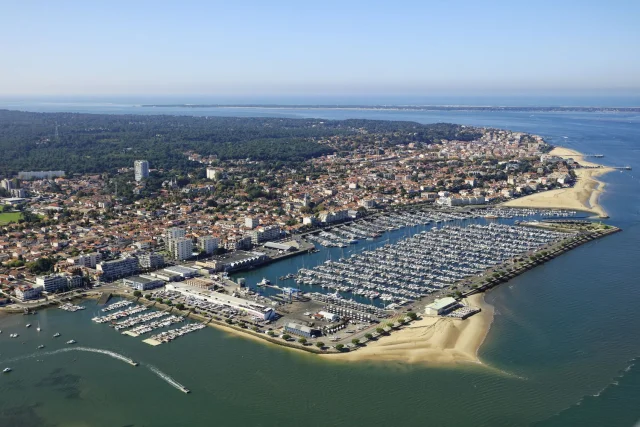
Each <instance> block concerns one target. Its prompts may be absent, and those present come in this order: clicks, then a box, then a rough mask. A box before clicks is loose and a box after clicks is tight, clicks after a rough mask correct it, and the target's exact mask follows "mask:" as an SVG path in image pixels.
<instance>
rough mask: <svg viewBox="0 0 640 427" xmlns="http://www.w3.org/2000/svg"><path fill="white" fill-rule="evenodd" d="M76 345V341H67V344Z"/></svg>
mask: <svg viewBox="0 0 640 427" xmlns="http://www.w3.org/2000/svg"><path fill="white" fill-rule="evenodd" d="M75 343H76V340H69V341H67V344H75Z"/></svg>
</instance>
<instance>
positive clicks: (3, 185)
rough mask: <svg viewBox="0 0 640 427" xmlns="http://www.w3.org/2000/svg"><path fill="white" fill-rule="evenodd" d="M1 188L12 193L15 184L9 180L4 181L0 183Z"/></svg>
mask: <svg viewBox="0 0 640 427" xmlns="http://www.w3.org/2000/svg"><path fill="white" fill-rule="evenodd" d="M0 188H4V189H5V190H7V191H11V189H12V188H13V182H12V181H11V180H9V179H3V180H2V181H0Z"/></svg>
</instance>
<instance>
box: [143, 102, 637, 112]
mask: <svg viewBox="0 0 640 427" xmlns="http://www.w3.org/2000/svg"><path fill="white" fill-rule="evenodd" d="M139 107H143V108H247V109H258V108H259V109H272V110H283V109H296V110H320V109H322V110H327V109H329V110H374V111H375V110H380V111H511V112H585V113H640V107H579V106H558V107H553V106H534V107H517V106H500V105H357V104H354V105H349V104H345V105H340V104H326V105H323V104H317V105H316V104H292V105H286V104H142V105H139Z"/></svg>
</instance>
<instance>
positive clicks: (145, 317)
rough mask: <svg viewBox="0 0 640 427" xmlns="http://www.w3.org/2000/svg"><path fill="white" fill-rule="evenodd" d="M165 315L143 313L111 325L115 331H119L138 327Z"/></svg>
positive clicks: (155, 312)
mask: <svg viewBox="0 0 640 427" xmlns="http://www.w3.org/2000/svg"><path fill="white" fill-rule="evenodd" d="M166 315H167V313H165V312H162V311H153V312H151V313H144V314H141V315H139V316H135V317H131V318H129V319H125V320H121V321H119V322H116V323H114V324H113V328H114V329H115V330H116V331H119V330H121V329H126V328H130V327H132V326H136V325H139V324H140V323H144V322H148V321H150V320H154V319H158V318H160V317H163V316H166Z"/></svg>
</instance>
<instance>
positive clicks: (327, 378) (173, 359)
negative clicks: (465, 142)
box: [0, 106, 640, 427]
mask: <svg viewBox="0 0 640 427" xmlns="http://www.w3.org/2000/svg"><path fill="white" fill-rule="evenodd" d="M74 108H82V107H74ZM127 108H130V110H127V109H126V108H125V111H118V112H127V113H133V112H136V109H135V108H133V107H127ZM22 109H32V110H34V111H36V110H38V107H37V106H33V107H32V108H26V107H25V108H22ZM72 110H74V109H72ZM83 111H87V112H97V111H95V110H93V109H92V107H90V106H85V107H84V110H83ZM113 112H115V111H113ZM167 113H169V112H167ZM171 113H175V112H171ZM194 114H199V115H200V114H202V115H205V114H206V115H216V114H225V115H240V114H242V115H253V116H256V115H273V114H279V115H286V116H291V117H307V116H313V117H320V118H326V119H334V118H335V119H341V118H348V117H360V118H373V119H385V120H390V119H393V120H414V121H418V122H422V123H431V122H454V123H462V124H469V125H485V126H494V127H502V128H508V129H513V130H522V131H527V132H533V133H537V134H540V135H543V136H544V137H546V138H547V139H548V140H549V141H550V142H551V143H554V144H558V145H564V146H567V147H570V148H575V149H578V150H580V151H583V152H593V153H595V152H598V153H604V154H605V155H606V157H605V159H603V162H604V163H606V164H611V165H627V164H629V165H631V166H632V167H634V171H631V172H614V173H611V174H609V175H606V176H605V177H604V178H603V180H604V181H605V182H606V183H607V189H606V193H605V194H604V196H603V197H602V202H603V204H604V206H605V208H606V209H607V211H608V212H609V214H610V215H611V217H612V218H611V220H610V223H612V224H615V225H617V226H620V227H621V228H623V230H624V231H623V232H622V233H618V234H616V235H613V236H610V237H607V238H605V239H601V240H599V241H596V242H591V243H589V244H587V245H584V246H582V247H580V248H578V249H576V250H574V251H571V252H569V253H567V254H565V255H563V256H561V257H559V258H557V259H555V260H553V261H551V262H549V263H547V264H545V265H544V266H541V267H538V268H536V269H534V270H532V271H530V272H528V273H526V274H524V275H522V276H520V277H518V278H516V279H514V280H512V281H510V282H509V283H507V284H504V285H502V286H500V287H499V288H497V289H495V290H493V291H491V292H490V293H489V294H488V295H487V300H488V301H489V302H490V303H491V304H493V305H495V307H496V312H497V315H496V317H495V321H494V323H493V325H492V328H491V331H490V333H489V336H488V338H487V340H486V342H485V344H484V345H483V347H482V348H481V350H480V357H481V358H482V359H483V360H484V361H485V362H486V363H487V364H488V365H489V366H490V367H491V369H488V368H483V367H477V366H462V367H456V368H436V367H419V366H407V365H402V364H375V363H370V364H357V365H353V364H342V363H335V362H326V361H324V360H319V359H318V358H316V357H313V356H309V355H305V354H297V353H292V352H289V351H286V350H284V349H280V348H274V347H272V346H267V345H264V344H261V343H256V342H253V341H249V340H245V339H242V338H238V337H232V336H229V335H227V334H225V333H222V332H219V331H217V330H213V329H211V328H207V329H205V330H202V331H199V332H197V333H194V334H191V335H189V336H186V337H183V338H180V339H179V340H177V341H175V342H174V343H171V344H168V345H161V346H158V347H150V346H148V345H146V344H144V343H142V342H141V341H140V339H134V338H131V337H126V336H122V335H120V334H118V333H116V332H115V331H113V330H112V329H111V328H108V327H107V326H105V325H96V324H93V323H92V322H91V321H90V318H91V317H93V315H94V312H95V311H97V308H95V306H94V303H93V302H91V301H89V302H87V304H86V305H87V307H88V308H87V310H85V311H84V312H77V313H67V312H62V311H60V310H47V311H43V312H41V313H40V314H38V315H36V316H29V317H28V318H27V317H24V316H11V317H6V316H5V317H1V318H0V329H2V334H0V368H4V367H5V366H11V367H13V368H14V372H12V373H11V374H9V375H2V376H0V426H5V425H6V426H74V425H77V426H84V425H87V426H125V425H127V426H128V425H131V426H201V425H202V426H203V425H219V426H228V425H229V426H230V425H243V426H244V425H262V426H270V425H281V426H289V425H291V426H298V425H349V424H351V425H401V424H414V423H419V424H422V425H438V426H462V425H464V426H466V425H478V426H483V425H492V426H526V425H536V426H544V427H546V426H567V425H571V426H572V425H579V426H630V425H633V424H634V423H635V422H637V421H638V420H639V419H640V407H639V406H638V405H637V402H638V400H640V365H637V364H635V365H634V363H636V362H635V360H636V358H637V357H638V356H640V341H639V340H638V339H637V337H638V331H639V330H640V319H639V318H638V316H637V312H638V310H637V307H638V301H639V297H640V289H639V288H638V281H637V277H639V276H640V262H639V260H640V248H638V245H637V242H638V241H639V240H640V221H639V220H640V180H639V179H638V178H637V174H638V170H639V168H640V141H639V136H640V116H638V115H633V114H587V113H545V114H541V113H534V114H529V113H495V112H486V113H469V112H447V113H443V112H438V113H431V112H374V111H345V110H313V111H295V110H290V111H283V110H278V111H277V112H275V113H274V112H273V111H272V110H268V111H267V110H265V111H261V110H253V109H252V110H247V111H241V112H238V111H237V110H236V109H233V110H229V111H222V110H209V111H206V112H194ZM400 234H402V233H400ZM396 237H397V236H396ZM363 243H364V244H365V245H366V244H367V243H365V242H363ZM345 250H346V249H345ZM316 255H317V256H320V257H322V259H324V257H325V256H326V255H324V254H316ZM332 256H333V257H336V256H338V257H339V256H340V254H339V253H338V254H332ZM301 263H302V261H301V259H296V258H294V259H291V260H288V261H284V262H283V263H282V264H276V265H272V266H270V267H267V268H268V269H270V270H264V271H260V270H256V271H254V272H252V273H251V275H250V276H247V277H250V278H251V280H252V281H254V280H259V279H260V278H261V277H262V275H263V274H264V275H267V276H268V277H270V278H272V279H273V278H274V277H275V276H279V275H283V274H286V273H287V272H292V271H295V269H296V268H297V267H301V266H302V265H301ZM307 267H309V266H307ZM291 283H293V282H291ZM27 321H28V322H31V323H33V324H34V327H35V324H37V323H38V322H40V324H41V326H42V328H43V332H41V333H40V335H38V332H37V331H36V330H35V329H34V327H32V328H30V329H28V330H27V329H25V327H24V324H25V323H26V322H27ZM11 332H18V333H20V337H19V338H18V339H10V338H9V337H8V335H9V333H11ZM54 332H60V333H61V334H63V336H62V337H60V338H57V339H54V338H52V335H53V333H54ZM71 338H74V339H76V340H77V341H78V344H77V345H82V346H83V347H90V348H96V349H105V350H110V351H113V352H117V353H120V354H124V355H126V356H128V357H131V358H133V359H134V360H136V361H138V362H140V366H138V367H135V368H134V367H131V366H129V365H128V364H126V363H123V362H122V361H120V360H117V359H114V358H112V357H110V356H108V355H105V354H95V353H87V352H80V351H71V352H61V353H54V354H47V355H42V354H40V355H39V354H38V350H36V347H37V345H39V344H40V343H42V344H45V345H46V346H47V347H46V348H45V349H44V350H40V352H42V351H46V352H53V351H55V350H56V349H62V348H66V347H68V346H66V345H65V344H64V342H65V341H66V340H68V339H71ZM23 343H24V344H23ZM39 360H41V361H39ZM152 367H154V368H155V369H158V370H160V371H162V372H164V373H165V374H167V375H170V376H171V377H173V378H175V379H176V380H177V381H179V382H180V383H182V384H184V385H185V386H187V387H188V388H190V389H191V390H192V393H191V394H190V395H185V394H183V393H181V392H179V391H178V390H176V389H175V388H173V387H172V386H171V385H169V384H168V383H167V382H166V381H164V380H163V379H162V378H161V377H160V376H159V375H158V374H156V373H155V372H154V371H153V370H152Z"/></svg>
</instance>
